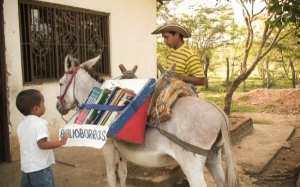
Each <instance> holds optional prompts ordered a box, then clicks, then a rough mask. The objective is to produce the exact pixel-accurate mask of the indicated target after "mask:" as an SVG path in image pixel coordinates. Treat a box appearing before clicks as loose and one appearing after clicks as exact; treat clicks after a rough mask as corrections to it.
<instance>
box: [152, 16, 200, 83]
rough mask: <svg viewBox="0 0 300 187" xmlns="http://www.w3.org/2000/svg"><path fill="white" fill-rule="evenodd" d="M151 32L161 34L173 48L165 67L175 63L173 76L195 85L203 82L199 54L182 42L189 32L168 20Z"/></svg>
mask: <svg viewBox="0 0 300 187" xmlns="http://www.w3.org/2000/svg"><path fill="white" fill-rule="evenodd" d="M151 34H162V37H163V38H164V42H165V43H166V45H167V46H168V47H170V48H173V50H172V51H171V52H170V53H169V54H168V56H167V63H166V67H167V68H168V67H169V66H170V65H171V64H172V63H175V64H176V68H175V70H174V77H175V78H177V79H180V80H182V81H184V82H185V83H189V84H192V85H195V86H200V85H204V84H205V77H204V74H203V65H202V63H201V62H200V58H199V56H198V55H197V54H196V53H195V52H194V51H193V50H192V49H191V47H190V46H188V45H187V43H186V42H184V39H183V38H189V37H191V33H190V32H189V31H188V30H187V29H186V28H185V27H183V26H181V25H179V24H178V23H177V22H174V21H169V22H166V23H165V24H163V25H161V26H159V27H158V28H157V29H156V30H155V31H153V32H152V33H151Z"/></svg>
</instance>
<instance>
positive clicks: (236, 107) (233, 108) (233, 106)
mask: <svg viewBox="0 0 300 187" xmlns="http://www.w3.org/2000/svg"><path fill="white" fill-rule="evenodd" d="M230 111H231V112H261V110H260V109H259V108H257V107H255V106H252V105H250V106H241V105H238V103H236V102H233V103H231V110H230Z"/></svg>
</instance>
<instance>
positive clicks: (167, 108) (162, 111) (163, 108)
mask: <svg viewBox="0 0 300 187" xmlns="http://www.w3.org/2000/svg"><path fill="white" fill-rule="evenodd" d="M168 81H169V82H170V86H169V87H167V88H166V89H164V90H163V91H162V92H161V93H160V94H159V96H158V98H157V100H156V102H155V106H154V107H152V108H151V109H150V116H149V123H150V124H152V125H153V126H157V124H158V123H159V122H165V121H168V120H169V119H170V118H171V116H172V110H171V107H172V105H173V103H174V102H175V101H176V100H177V98H178V97H186V96H194V97H196V94H195V93H194V92H193V91H192V90H191V88H190V87H189V85H188V84H186V83H185V82H183V81H181V80H178V79H175V78H170V79H168ZM152 125H150V126H152Z"/></svg>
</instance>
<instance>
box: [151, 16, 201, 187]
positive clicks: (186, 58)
mask: <svg viewBox="0 0 300 187" xmlns="http://www.w3.org/2000/svg"><path fill="white" fill-rule="evenodd" d="M151 34H162V37H163V38H164V42H165V43H166V45H167V46H168V47H170V48H173V50H172V51H171V52H170V53H169V54H168V56H167V63H166V68H168V67H170V66H171V64H172V63H175V65H176V67H175V70H174V77H175V78H177V79H179V80H182V81H183V82H185V83H188V84H191V85H192V86H191V87H192V89H193V90H194V88H193V85H194V86H200V85H204V84H205V77H204V73H203V65H202V63H201V62H200V58H199V57H198V55H196V53H195V52H194V51H193V50H192V49H191V48H190V47H189V46H188V45H187V43H186V42H184V39H183V38H189V37H191V33H190V32H189V31H188V30H187V29H186V28H185V27H183V26H181V25H179V24H178V23H176V22H174V21H169V22H166V23H165V24H163V25H161V26H159V27H158V28H157V29H156V30H155V31H153V32H152V33H151ZM194 91H195V90H194ZM189 186H190V185H189V182H188V180H187V179H186V177H185V178H184V179H183V180H182V181H178V182H176V183H175V184H174V187H189Z"/></svg>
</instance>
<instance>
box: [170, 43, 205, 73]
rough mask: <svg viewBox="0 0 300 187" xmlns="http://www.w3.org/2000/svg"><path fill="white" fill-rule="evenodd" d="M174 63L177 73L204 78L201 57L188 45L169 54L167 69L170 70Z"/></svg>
mask: <svg viewBox="0 0 300 187" xmlns="http://www.w3.org/2000/svg"><path fill="white" fill-rule="evenodd" d="M172 63H175V64H176V68H175V72H176V73H179V74H182V75H186V76H194V77H198V78H202V77H204V72H203V64H202V63H201V61H200V58H199V56H198V55H196V53H195V52H194V51H193V50H192V49H191V47H190V46H188V45H187V44H186V43H184V44H183V45H182V46H181V47H180V48H178V49H176V50H172V51H171V52H170V53H169V54H168V56H167V62H166V65H165V66H166V67H165V68H166V69H167V68H169V67H170V66H171V64H172Z"/></svg>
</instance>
